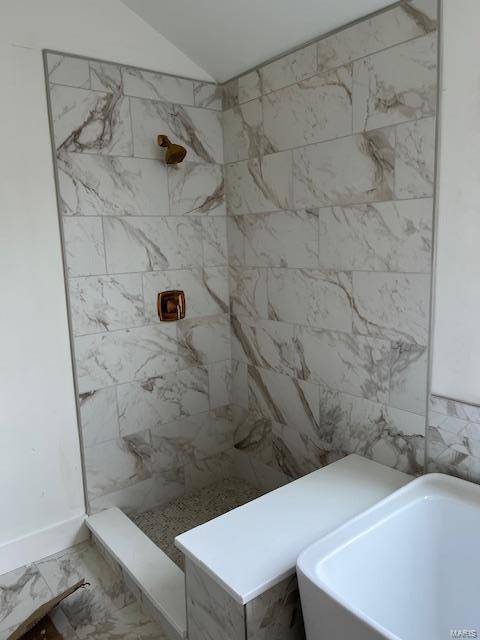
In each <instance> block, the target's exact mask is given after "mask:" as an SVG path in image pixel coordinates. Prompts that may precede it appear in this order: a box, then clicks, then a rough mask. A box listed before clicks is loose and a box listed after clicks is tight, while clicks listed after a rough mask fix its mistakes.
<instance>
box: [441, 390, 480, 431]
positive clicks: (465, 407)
mask: <svg viewBox="0 0 480 640" xmlns="http://www.w3.org/2000/svg"><path fill="white" fill-rule="evenodd" d="M430 409H431V410H432V411H435V412H436V413H441V414H443V415H445V416H449V417H452V418H459V419H460V420H465V421H467V422H477V423H479V424H480V406H478V405H473V404H468V403H466V402H460V401H458V400H451V399H450V398H443V397H441V396H434V395H432V396H430Z"/></svg>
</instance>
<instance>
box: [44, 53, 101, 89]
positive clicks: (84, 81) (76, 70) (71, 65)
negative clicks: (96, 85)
mask: <svg viewBox="0 0 480 640" xmlns="http://www.w3.org/2000/svg"><path fill="white" fill-rule="evenodd" d="M47 68H48V80H49V82H51V83H53V84H66V85H68V86H69V87H81V88H82V89H90V67H89V65H88V60H85V59H84V58H72V57H70V56H63V55H59V54H56V53H48V54H47Z"/></svg>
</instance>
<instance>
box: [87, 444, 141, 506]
mask: <svg viewBox="0 0 480 640" xmlns="http://www.w3.org/2000/svg"><path fill="white" fill-rule="evenodd" d="M84 455H85V473H86V477H87V490H88V496H89V499H94V498H98V497H100V496H104V495H106V494H108V493H112V492H115V491H119V490H121V489H125V488H126V487H130V486H132V485H134V484H136V483H138V482H141V481H143V480H146V479H148V478H151V477H152V460H153V449H152V445H151V441H150V432H149V431H143V432H141V433H136V434H135V435H134V436H130V437H127V438H118V439H117V440H110V441H109V442H104V443H101V444H98V445H96V446H94V447H88V448H85V450H84Z"/></svg>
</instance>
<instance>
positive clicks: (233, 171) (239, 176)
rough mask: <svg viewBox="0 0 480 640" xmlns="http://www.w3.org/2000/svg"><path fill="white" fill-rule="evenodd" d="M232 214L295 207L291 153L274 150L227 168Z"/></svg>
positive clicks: (227, 183) (228, 206)
mask: <svg viewBox="0 0 480 640" xmlns="http://www.w3.org/2000/svg"><path fill="white" fill-rule="evenodd" d="M225 179H226V187H227V209H228V211H229V213H231V214H234V215H238V214H244V213H261V212H266V211H274V210H278V209H291V208H292V155H291V153H290V152H289V151H285V152H283V153H275V154H273V155H268V156H264V157H263V158H256V159H252V160H248V161H247V160H245V161H243V162H237V163H235V164H227V165H226V168H225Z"/></svg>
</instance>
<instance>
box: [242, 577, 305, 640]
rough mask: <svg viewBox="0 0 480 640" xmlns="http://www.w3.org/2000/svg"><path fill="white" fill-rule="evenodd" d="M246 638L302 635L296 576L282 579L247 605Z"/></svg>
mask: <svg viewBox="0 0 480 640" xmlns="http://www.w3.org/2000/svg"><path fill="white" fill-rule="evenodd" d="M245 613H246V626H247V638H246V640H268V639H269V638H275V639H278V640H302V639H303V638H305V629H304V626H303V618H302V609H301V605H300V593H299V590H298V582H297V577H296V576H295V575H294V576H290V577H288V578H285V580H282V581H281V582H280V583H279V584H277V585H275V586H274V587H272V588H271V589H268V591H265V592H264V593H262V595H261V596H258V597H257V598H254V599H253V600H251V601H250V602H249V603H247V605H246V612H245Z"/></svg>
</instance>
